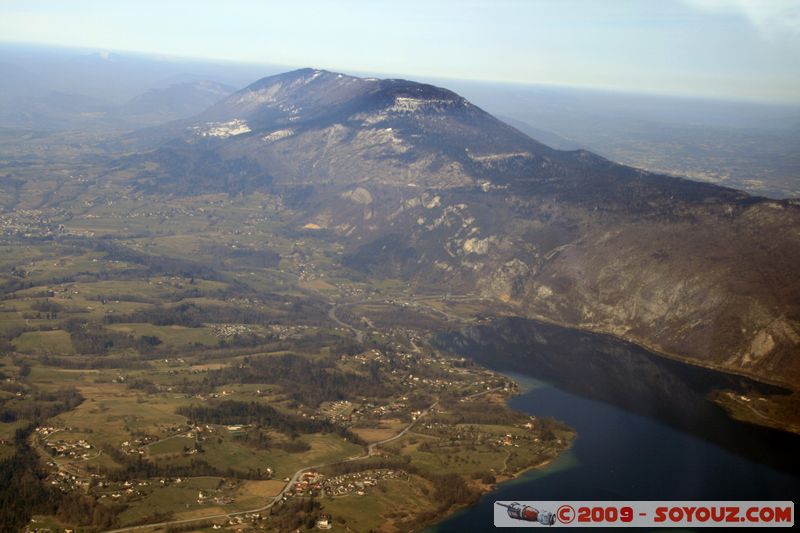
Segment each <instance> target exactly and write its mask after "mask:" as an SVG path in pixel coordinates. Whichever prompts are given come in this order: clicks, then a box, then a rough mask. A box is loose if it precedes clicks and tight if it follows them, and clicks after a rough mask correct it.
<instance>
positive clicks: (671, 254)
mask: <svg viewBox="0 0 800 533" xmlns="http://www.w3.org/2000/svg"><path fill="white" fill-rule="evenodd" d="M170 128H171V129H168V130H161V131H162V132H164V131H167V134H164V137H163V138H166V139H167V142H163V141H162V140H159V141H158V143H155V144H157V145H158V148H156V150H154V151H152V152H148V153H143V154H137V155H136V156H135V157H133V158H131V159H129V160H127V161H125V162H124V164H123V165H122V167H123V168H124V170H125V171H126V172H127V173H128V174H130V173H131V172H133V174H134V178H133V180H132V182H133V183H134V184H135V186H138V187H141V188H143V189H144V190H147V191H160V193H161V194H163V193H168V194H178V195H181V194H198V193H201V192H227V193H229V194H249V192H251V191H254V190H262V191H268V192H270V194H274V195H276V196H277V197H279V198H280V199H281V203H282V205H283V209H284V211H283V212H282V213H283V216H285V217H286V218H287V219H288V220H292V221H293V223H296V224H297V227H301V226H304V225H306V224H312V225H313V226H314V227H319V228H322V229H325V230H326V231H327V233H326V235H327V237H326V238H332V239H336V240H337V241H338V242H341V244H342V245H343V246H344V248H345V252H346V253H345V255H344V260H343V264H345V266H347V267H349V268H351V269H353V270H355V271H360V272H362V274H363V275H367V276H370V277H372V278H376V279H378V278H384V277H391V278H400V279H403V280H406V281H408V282H418V283H426V284H429V285H432V286H440V287H446V288H447V290H450V291H454V292H458V291H471V292H477V293H478V294H479V295H480V296H482V297H485V298H488V299H493V300H496V301H502V302H505V303H507V304H509V305H513V306H514V307H515V308H516V309H517V311H518V312H519V313H520V315H522V316H531V317H534V316H536V317H547V318H549V319H551V320H554V321H556V322H559V323H562V324H565V325H570V326H575V327H581V328H584V329H591V330H594V331H602V332H606V333H611V334H614V335H617V336H620V337H622V338H627V339H631V340H636V341H637V342H640V343H643V344H646V345H648V346H650V347H652V348H653V349H655V350H657V351H661V352H664V353H672V354H676V355H680V356H684V357H688V358H691V359H693V360H696V361H698V362H700V363H702V364H706V365H711V366H717V367H719V368H726V369H730V370H737V371H743V372H748V373H751V374H754V375H762V376H770V377H771V378H774V377H775V376H776V375H783V376H784V377H785V379H786V380H787V382H790V383H794V384H800V357H798V347H799V346H800V281H798V280H797V276H796V275H795V274H794V270H795V269H794V266H793V265H796V264H800V230H799V229H798V228H800V202H798V201H797V200H783V201H776V200H767V199H765V198H760V197H755V196H750V195H748V194H747V193H745V192H742V191H737V190H734V189H728V188H725V187H720V186H718V185H713V184H708V183H701V182H695V181H691V180H688V179H683V178H676V177H671V176H665V175H659V174H654V173H650V172H646V171H642V170H638V169H635V168H631V167H626V166H623V165H619V164H616V163H613V162H611V161H609V160H607V159H604V158H602V157H600V156H598V155H596V154H593V153H592V152H589V151H586V150H574V151H559V150H554V149H552V148H549V147H547V146H545V145H543V144H541V143H539V142H537V141H535V140H533V139H531V138H529V137H527V136H526V135H525V134H523V133H522V132H520V131H519V130H517V129H515V128H513V127H511V126H509V125H507V124H505V123H503V122H501V121H499V120H498V119H496V118H495V117H492V116H491V115H489V114H488V113H486V112H485V111H483V110H481V109H480V108H478V107H476V106H473V105H472V104H470V103H469V102H468V101H467V100H466V99H463V98H461V97H460V96H458V95H456V94H455V93H452V92H451V91H448V90H446V89H440V88H436V87H433V86H429V85H425V84H416V83H415V82H410V81H407V80H377V79H372V78H366V79H364V78H354V77H348V76H345V75H343V74H339V73H333V72H327V71H319V70H314V69H303V70H299V71H293V72H291V73H287V74H282V75H277V76H271V77H268V78H263V79H261V80H259V81H257V82H255V83H254V84H251V85H250V86H248V87H247V88H245V89H243V90H241V91H238V92H236V93H234V94H232V95H231V96H229V97H228V98H226V99H225V100H223V101H221V102H220V103H218V104H216V105H214V106H212V108H210V109H209V110H208V111H206V112H204V113H202V114H201V115H199V116H198V117H196V118H195V119H191V120H189V121H185V122H181V123H179V124H174V125H172V126H171V127H170ZM320 238H322V237H320Z"/></svg>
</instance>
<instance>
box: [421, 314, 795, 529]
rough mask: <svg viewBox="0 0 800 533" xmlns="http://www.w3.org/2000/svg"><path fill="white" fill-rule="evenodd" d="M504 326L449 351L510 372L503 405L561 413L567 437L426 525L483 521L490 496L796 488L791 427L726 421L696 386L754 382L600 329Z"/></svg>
mask: <svg viewBox="0 0 800 533" xmlns="http://www.w3.org/2000/svg"><path fill="white" fill-rule="evenodd" d="M510 327H511V328H512V329H515V328H526V331H525V332H524V333H523V334H521V335H517V336H516V337H514V336H510V335H508V334H507V333H508V331H506V332H505V333H506V334H505V335H504V337H503V339H504V340H503V341H498V340H497V339H496V338H495V337H492V334H493V333H494V332H492V331H489V330H485V331H483V332H482V333H480V334H477V335H475V334H474V333H473V335H472V338H471V339H470V340H469V341H468V342H464V341H463V339H462V341H461V346H460V349H459V351H460V352H461V353H466V354H471V355H472V356H474V358H475V359H478V360H480V362H481V363H483V364H485V365H487V366H490V367H493V368H494V369H496V370H500V371H504V372H505V373H507V374H508V375H510V376H512V377H513V378H514V379H515V380H516V381H517V382H518V383H520V385H521V386H522V390H523V393H522V394H520V395H518V396H515V397H514V398H512V399H511V400H510V402H509V403H510V405H511V406H512V407H514V408H515V409H519V410H521V411H524V412H526V413H529V414H531V415H534V416H551V417H554V418H557V419H559V420H563V421H565V422H567V423H568V424H569V425H571V426H572V427H573V428H575V429H576V430H577V432H578V438H577V439H576V441H575V442H574V445H573V446H572V448H571V450H570V451H569V452H567V453H566V454H564V455H562V456H561V457H560V458H559V459H558V460H556V461H555V462H553V463H552V464H550V465H549V466H548V467H546V468H544V469H542V470H539V471H532V472H529V473H527V474H525V475H523V476H521V477H520V478H519V479H516V480H514V481H511V482H509V483H505V484H502V485H500V486H499V487H498V488H497V489H496V490H494V491H493V492H491V493H490V494H487V495H486V496H484V497H483V498H482V499H481V501H480V502H479V503H478V504H477V505H476V506H474V507H472V508H470V509H467V510H465V511H463V512H461V513H459V514H457V515H455V516H453V517H451V518H449V519H447V520H445V521H444V522H443V523H441V524H439V525H438V526H436V527H435V528H432V529H431V531H437V532H447V533H450V532H453V533H455V532H467V531H485V530H490V529H493V526H492V524H493V505H494V502H495V501H497V500H534V501H535V500H662V499H664V500H693V499H696V500H798V499H800V465H799V463H798V462H799V461H800V458H798V455H800V437H798V436H796V435H791V434H787V433H784V432H780V431H775V430H770V429H766V428H762V427H758V426H753V425H750V424H745V423H740V422H737V421H734V420H732V419H731V418H729V417H728V416H727V415H726V414H725V412H724V411H723V410H722V409H720V408H718V407H717V406H716V405H714V404H713V403H712V402H710V401H709V400H708V398H707V395H708V393H709V392H710V391H712V390H717V389H725V390H737V391H739V392H743V393H748V394H755V393H758V392H757V391H758V389H759V386H758V385H757V384H753V383H752V382H749V380H744V379H742V378H739V377H736V376H729V375H725V374H719V373H715V372H712V371H709V370H706V369H702V368H697V367H692V366H689V365H685V364H682V363H676V362H674V361H668V360H664V359H663V358H661V357H658V356H654V355H652V354H649V353H648V352H646V351H644V350H642V349H641V348H638V347H635V346H631V345H628V344H626V343H620V342H619V341H616V340H613V339H609V338H607V337H602V336H593V335H591V334H583V333H576V332H571V331H565V330H558V328H556V329H552V328H553V327H552V326H542V325H540V324H535V323H534V324H531V323H530V322H529V321H524V322H520V323H516V324H512V325H511V326H510ZM528 328H533V329H532V330H531V329H528ZM541 328H544V329H541ZM531 331H532V332H533V334H535V335H534V336H535V338H536V340H531V339H533V338H534V337H530V336H529V335H528V333H531ZM509 337H513V342H509V341H508V338H509ZM593 340H594V341H597V342H596V345H594V346H593V343H592V341H593ZM491 350H501V351H500V352H497V353H495V354H492V353H491ZM520 369H525V370H526V371H525V372H524V373H522V372H520ZM761 392H763V391H761Z"/></svg>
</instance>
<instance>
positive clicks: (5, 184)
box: [0, 69, 800, 531]
mask: <svg viewBox="0 0 800 533" xmlns="http://www.w3.org/2000/svg"><path fill="white" fill-rule="evenodd" d="M0 191H1V192H2V196H0V204H1V205H2V211H1V212H0V380H2V381H0V457H1V458H4V459H5V462H4V463H3V470H2V472H0V473H1V474H2V479H3V480H6V483H5V487H6V491H5V493H3V495H2V497H3V498H5V499H4V500H3V501H8V502H10V501H14V502H16V503H15V504H14V505H16V506H18V507H10V506H9V507H8V509H10V511H9V515H8V517H5V519H7V520H12V519H13V520H16V522H14V526H15V527H16V529H19V528H22V527H24V526H26V525H27V527H28V528H29V529H33V528H50V529H59V528H73V527H81V528H86V529H87V530H98V531H100V530H117V531H133V530H136V531H145V530H148V529H149V530H157V529H161V530H168V531H183V530H194V529H198V528H200V529H202V528H208V529H213V528H215V526H220V527H230V528H253V529H271V530H279V531H285V530H294V529H296V528H300V529H304V530H311V529H313V528H315V527H318V524H319V523H320V522H325V523H332V524H333V525H334V527H335V528H336V529H339V528H341V529H343V530H348V529H349V530H351V531H370V530H376V531H410V530H419V529H421V528H422V527H424V526H427V525H430V524H433V523H435V522H438V521H440V520H441V519H442V518H444V517H445V516H447V515H448V514H451V513H452V512H454V511H455V510H457V509H460V508H462V507H464V506H467V505H471V504H473V503H475V502H476V501H477V500H478V498H479V497H480V495H481V494H484V493H486V492H487V491H488V490H491V489H492V487H495V486H496V485H497V484H498V483H501V482H503V481H506V480H509V479H511V478H514V477H516V476H518V475H519V474H520V473H523V472H525V471H528V470H530V469H532V468H536V467H540V466H543V465H546V464H549V463H550V462H551V461H554V460H555V459H556V458H558V457H559V456H562V455H563V454H564V453H565V452H566V451H567V450H568V449H570V446H571V445H572V443H573V441H574V439H575V438H576V432H575V430H574V429H573V428H571V427H569V426H568V425H567V424H565V423H564V422H560V421H558V420H556V419H552V418H548V417H541V416H538V415H536V414H535V413H533V414H523V413H522V412H520V411H517V410H514V409H512V408H511V407H509V406H508V405H507V401H508V400H510V399H512V397H514V396H515V395H517V394H518V393H519V389H518V386H517V384H516V383H515V382H514V380H512V379H510V378H508V377H506V376H505V375H503V374H501V373H499V372H498V371H494V370H489V369H488V368H491V367H492V365H491V360H485V359H483V360H482V358H486V357H489V356H491V357H490V359H491V358H492V357H494V355H492V354H495V355H496V356H497V357H498V358H500V357H506V356H508V354H509V353H516V352H513V351H512V347H514V346H515V343H517V342H518V343H520V344H523V345H525V346H529V347H531V346H533V347H541V348H542V351H543V352H546V353H548V354H549V355H548V357H547V358H545V359H544V363H545V364H543V365H542V366H543V368H544V369H545V370H544V372H546V370H547V369H548V368H551V367H552V368H555V367H558V366H559V365H560V364H566V363H567V362H569V363H570V364H574V365H575V367H578V368H579V367H580V366H581V361H592V364H593V365H598V366H599V367H602V368H603V369H604V374H603V375H606V374H608V375H609V376H612V377H613V376H616V377H619V376H622V377H624V378H627V381H626V383H628V382H636V380H637V379H639V378H637V373H636V371H640V372H641V374H638V375H639V376H644V375H650V374H648V372H654V373H655V374H656V375H657V376H661V375H662V374H661V373H660V371H658V372H655V371H653V370H652V368H651V366H650V365H645V364H640V365H636V366H634V365H633V364H632V363H631V360H630V359H624V358H615V355H616V354H617V353H618V350H616V349H614V348H613V346H616V345H614V344H613V343H614V342H620V341H626V342H628V343H634V344H636V345H640V346H642V347H644V348H646V349H647V350H650V351H652V352H654V353H658V354H660V356H661V357H663V358H664V359H665V360H668V361H669V362H670V363H671V364H675V365H678V363H674V361H672V360H678V361H681V362H682V363H681V364H684V363H685V364H689V365H693V366H695V367H699V368H700V369H703V370H704V371H707V372H709V374H708V375H717V374H718V373H719V375H724V376H734V377H731V380H732V381H727V380H724V379H723V380H721V381H720V383H721V384H720V385H719V386H718V387H713V388H711V389H709V390H705V389H703V391H702V393H698V392H697V391H696V390H694V389H691V390H689V389H687V392H686V395H685V397H686V398H689V397H691V398H692V401H695V400H696V403H694V404H692V406H693V407H697V406H702V409H707V408H708V409H711V408H710V407H708V406H712V405H713V406H714V407H713V409H724V410H725V411H726V412H727V413H728V414H729V415H730V417H732V418H735V419H738V420H742V421H745V422H747V423H750V424H755V425H758V426H766V427H769V428H773V429H779V430H782V431H787V432H797V431H798V428H799V427H800V397H799V396H798V384H799V383H800V381H799V380H800V358H798V346H800V297H799V296H800V280H798V278H797V276H796V272H795V265H796V264H797V262H798V260H800V230H799V229H798V228H800V224H798V222H800V204H799V203H798V201H797V200H768V199H764V198H759V197H753V196H749V195H747V194H746V193H744V192H741V191H736V190H733V189H726V188H722V187H717V186H714V185H709V184H700V183H695V182H691V181H688V180H684V179H680V178H675V177H669V176H662V175H658V174H654V173H650V172H645V171H641V170H638V169H634V168H629V167H624V166H621V165H617V164H615V163H612V162H610V161H607V160H605V159H603V158H601V157H599V156H596V155H594V154H592V153H590V152H587V151H585V150H577V151H569V152H565V151H558V150H554V149H552V148H549V147H547V146H545V145H543V144H540V143H538V142H537V141H535V140H533V139H530V138H529V137H527V136H525V135H524V134H522V133H521V132H519V131H517V130H515V129H514V128H512V127H510V126H507V125H506V124H504V123H502V122H500V121H498V120H496V119H494V117H491V116H490V115H488V114H487V113H485V112H484V111H482V110H481V109H479V108H477V107H475V106H474V105H472V104H471V103H470V102H468V101H467V100H465V99H463V98H461V97H460V96H458V95H457V94H455V93H452V92H450V91H448V90H446V89H441V88H438V87H432V86H429V85H423V84H416V83H413V82H409V81H405V80H377V79H373V78H355V77H351V76H346V75H343V74H338V73H332V72H327V71H320V70H313V69H302V70H299V71H294V72H290V73H287V74H282V75H279V76H274V77H270V78H265V79H263V80H260V81H258V82H256V83H254V84H253V85H251V86H249V87H248V88H246V89H244V90H242V91H239V92H235V93H233V94H232V95H231V96H228V97H226V98H224V99H223V100H221V101H220V102H218V103H216V104H214V105H212V106H211V107H210V108H208V109H207V110H206V111H204V112H202V113H201V114H200V115H197V116H195V117H192V118H189V119H186V118H183V119H181V120H179V121H174V122H169V123H167V124H166V125H161V126H155V127H152V128H146V129H139V130H136V131H133V132H131V131H125V132H113V133H112V132H105V133H103V132H96V133H93V134H91V135H90V134H87V133H78V132H75V133H70V132H63V131H62V132H46V131H41V132H31V131H26V132H25V133H24V134H21V133H20V134H17V133H14V132H6V133H4V135H3V136H2V138H0ZM525 320H533V321H534V322H532V323H528V322H524V321H525ZM556 326H558V328H561V329H559V331H561V330H563V331H569V332H571V334H573V335H575V336H576V338H578V339H579V341H580V342H579V343H578V346H579V347H578V348H571V349H569V350H566V349H564V350H561V351H559V350H558V349H557V348H555V347H556V346H559V345H560V344H559V339H560V338H561V337H560V336H559V335H560V334H558V333H553V332H552V331H550V330H548V329H547V328H548V327H553V328H556ZM493 328H499V330H500V331H502V332H503V335H504V336H501V338H502V339H503V343H506V344H503V343H494V342H485V341H486V338H484V337H483V336H484V335H485V336H486V337H488V336H489V335H488V333H487V331H490V330H493ZM558 328H557V329H558ZM453 339H461V340H460V341H458V342H455V341H453ZM473 343H474V344H473ZM498 344H499V345H500V346H502V349H500V350H497V351H496V352H493V351H492V350H490V349H485V350H481V349H478V348H475V346H490V347H491V346H496V345H498ZM564 345H565V346H566V345H567V343H565V344H564ZM606 345H609V346H612V348H611V349H609V354H611V355H609V356H608V357H606V358H605V359H602V361H601V362H596V361H595V360H594V359H593V358H592V356H593V353H592V352H591V351H588V350H584V349H582V348H580V346H584V347H586V346H592V347H596V346H606ZM625 346H630V345H629V344H625ZM465 347H471V348H473V350H472V351H473V352H474V353H473V354H471V355H470V357H466V356H465V355H464V353H462V352H463V351H464V348H465ZM642 351H644V350H642ZM524 357H527V355H526V354H523V353H522V352H520V353H519V358H520V361H522V360H524ZM626 365H628V366H626ZM670 368H671V367H670ZM667 375H668V377H670V376H671V375H670V374H669V373H667ZM735 376H741V378H736V377H735ZM582 377H585V376H582ZM745 378H747V379H745ZM620 379H622V378H620ZM736 379H742V380H743V381H741V382H739V381H736ZM620 383H622V381H620ZM675 383H680V380H678V379H676V380H675ZM732 383H734V384H735V385H733V384H732ZM740 383H746V384H751V383H752V386H751V385H746V386H744V385H743V386H742V387H743V388H742V389H741V390H740V388H739V384H740ZM676 387H677V385H676ZM619 388H620V389H621V388H622V386H621V385H620V386H619ZM678 389H679V387H677V389H676V390H678ZM650 393H651V394H654V395H655V396H656V398H657V399H658V400H659V402H663V404H664V405H667V404H669V402H670V401H672V402H676V403H680V398H678V399H676V398H675V397H674V393H675V391H672V392H671V393H667V394H666V395H665V396H664V397H662V396H660V395H658V394H656V393H653V392H652V391H650ZM690 393H691V394H690ZM670 394H673V396H670ZM679 396H680V395H679ZM696 397H697V398H696ZM512 402H513V400H512ZM714 412H715V413H716V411H714ZM691 429H696V428H691ZM578 438H579V436H578ZM23 489H24V491H25V493H24V494H26V496H27V497H26V498H25V499H24V502H21V501H20V500H19V498H18V497H17V493H16V492H15V491H17V490H23ZM23 519H24V523H23ZM30 520H34V522H30ZM326 521H327V522H326Z"/></svg>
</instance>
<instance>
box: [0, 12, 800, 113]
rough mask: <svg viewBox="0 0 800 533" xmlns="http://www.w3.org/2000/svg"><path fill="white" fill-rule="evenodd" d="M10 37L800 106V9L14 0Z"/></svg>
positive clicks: (2, 35) (6, 26)
mask: <svg viewBox="0 0 800 533" xmlns="http://www.w3.org/2000/svg"><path fill="white" fill-rule="evenodd" d="M0 40H2V41H16V42H37V43H52V44H61V45H71V46H83V47H91V48H102V49H109V50H134V51H142V52H154V53H160V54H167V55H181V56H191V57H207V58H220V59H231V60H237V61H247V62H263V63H279V64H286V65H297V66H314V67H322V68H329V69H336V70H342V71H362V72H363V71H372V72H378V73H387V74H403V75H408V76H413V75H420V76H428V77H449V78H465V79H479V80H497V81H513V82H522V83H547V84H560V85H580V86H592V87H608V88H619V89H626V90H634V91H648V92H660V93H666V94H674V93H679V94H698V95H715V96H720V97H725V98H748V99H763V100H783V101H787V100H791V101H800V0H518V1H513V0H474V1H473V0H440V1H436V0H425V1H417V0H407V1H402V2H400V1H394V2H389V1H377V0H376V1H367V0H338V1H337V0H284V1H276V2H272V1H266V0H261V1H245V0H225V1H209V0H186V1H184V0H135V1H128V0H70V1H61V0H2V1H0Z"/></svg>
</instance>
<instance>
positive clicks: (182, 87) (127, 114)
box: [119, 80, 236, 124]
mask: <svg viewBox="0 0 800 533" xmlns="http://www.w3.org/2000/svg"><path fill="white" fill-rule="evenodd" d="M235 90H236V89H235V88H233V87H231V86H229V85H224V84H222V83H217V82H215V81H209V80H201V81H192V82H184V83H175V84H172V85H170V86H168V87H158V88H153V89H150V90H148V91H147V92H145V93H143V94H141V95H139V96H137V97H135V98H133V99H132V100H131V101H130V102H128V103H127V104H126V105H124V106H123V107H122V109H120V110H119V113H120V114H121V115H122V116H123V117H124V118H126V119H128V120H129V121H131V122H134V123H137V122H138V123H140V124H159V123H163V122H167V121H170V120H179V119H183V118H187V117H191V116H194V115H197V114H198V113H200V112H202V111H204V110H205V109H207V108H208V107H210V106H211V105H213V104H215V103H217V102H218V101H219V100H222V99H223V98H225V97H226V96H228V95H229V94H231V93H233V92H234V91H235Z"/></svg>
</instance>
